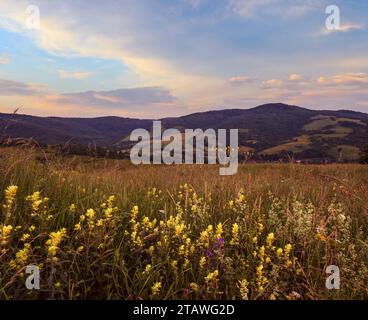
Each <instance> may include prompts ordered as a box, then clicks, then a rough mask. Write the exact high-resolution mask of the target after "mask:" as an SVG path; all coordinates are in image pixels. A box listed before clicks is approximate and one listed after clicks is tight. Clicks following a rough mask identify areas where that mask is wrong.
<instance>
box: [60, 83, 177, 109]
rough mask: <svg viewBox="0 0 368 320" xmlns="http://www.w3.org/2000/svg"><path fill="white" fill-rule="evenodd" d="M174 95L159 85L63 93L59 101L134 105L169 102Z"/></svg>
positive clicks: (80, 103) (173, 98)
mask: <svg viewBox="0 0 368 320" xmlns="http://www.w3.org/2000/svg"><path fill="white" fill-rule="evenodd" d="M175 100H176V99H175V97H174V96H173V95H172V94H171V93H170V91H168V90H167V89H163V88H160V87H145V88H129V89H117V90H112V91H86V92H79V93H68V94H63V95H61V96H60V97H59V99H58V102H59V103H69V104H78V105H84V106H95V107H101V108H106V107H125V108H126V107H134V106H147V105H153V104H169V103H172V102H174V101H175Z"/></svg>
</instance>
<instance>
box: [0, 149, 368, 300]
mask: <svg viewBox="0 0 368 320" xmlns="http://www.w3.org/2000/svg"><path fill="white" fill-rule="evenodd" d="M0 152H1V153H0V157H1V159H0V173H1V175H0V188H1V190H2V191H5V190H7V188H8V187H9V186H12V185H13V186H17V187H18V188H17V190H16V192H14V190H13V191H12V189H8V191H7V193H5V192H2V195H1V202H2V203H3V204H4V207H3V212H2V216H1V220H0V240H2V241H1V245H0V297H1V298H6V299H11V298H27V299H28V298H58V299H87V298H92V299H156V298H157V299H183V298H185V299H232V298H235V299H352V298H358V299H366V298H368V289H367V287H366V283H367V280H368V270H367V268H368V239H367V232H368V229H367V215H368V209H367V207H368V201H367V200H368V191H367V185H368V171H367V168H366V167H365V166H361V165H325V166H324V165H310V166H307V165H295V164H244V165H241V166H240V167H239V172H238V174H237V175H235V176H231V177H222V176H219V175H218V167H216V166H197V165H191V166H187V165H182V166H138V167H137V166H133V165H131V164H130V163H129V162H127V161H114V160H105V159H92V158H87V157H73V156H69V157H57V156H55V155H54V154H52V153H48V154H47V153H44V152H42V151H40V150H29V149H27V150H22V149H18V148H6V149H1V150H0ZM35 192H36V193H35ZM37 192H39V193H37ZM12 197H13V198H12ZM91 209H92V210H91ZM10 226H11V228H9V227H10ZM64 228H65V230H64ZM9 230H10V231H9ZM30 264H35V265H39V266H40V270H41V289H40V290H38V291H30V290H27V289H26V287H25V285H24V282H25V279H26V277H27V274H25V267H26V266H27V265H30ZM332 264H333V265H337V266H338V267H339V268H340V273H341V288H340V290H327V289H326V288H325V280H326V278H327V276H328V275H327V274H326V273H325V268H326V266H328V265H332Z"/></svg>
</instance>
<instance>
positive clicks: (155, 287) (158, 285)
mask: <svg viewBox="0 0 368 320" xmlns="http://www.w3.org/2000/svg"><path fill="white" fill-rule="evenodd" d="M161 288H162V284H161V282H156V283H155V284H154V285H153V286H152V288H151V290H152V295H153V296H158V295H160V292H161Z"/></svg>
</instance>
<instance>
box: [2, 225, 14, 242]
mask: <svg viewBox="0 0 368 320" xmlns="http://www.w3.org/2000/svg"><path fill="white" fill-rule="evenodd" d="M12 230H13V227H12V226H10V225H8V226H2V227H0V231H1V232H0V240H1V244H2V245H6V244H7V243H8V242H9V238H10V235H11V232H12Z"/></svg>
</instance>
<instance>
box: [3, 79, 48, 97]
mask: <svg viewBox="0 0 368 320" xmlns="http://www.w3.org/2000/svg"><path fill="white" fill-rule="evenodd" d="M44 92H45V87H44V86H42V85H38V84H25V83H21V82H17V81H12V80H4V79H0V96H37V95H42V94H43V93H44Z"/></svg>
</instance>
